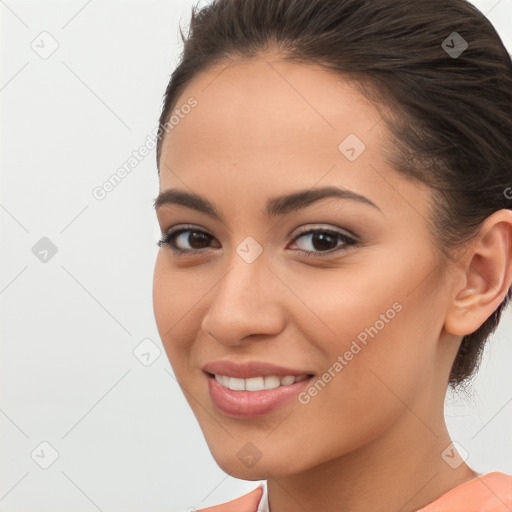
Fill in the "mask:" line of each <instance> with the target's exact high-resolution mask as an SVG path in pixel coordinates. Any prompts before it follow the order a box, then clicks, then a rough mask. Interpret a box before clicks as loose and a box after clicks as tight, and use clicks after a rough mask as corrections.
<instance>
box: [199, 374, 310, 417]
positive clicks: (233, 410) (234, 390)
mask: <svg viewBox="0 0 512 512" xmlns="http://www.w3.org/2000/svg"><path fill="white" fill-rule="evenodd" d="M204 376H205V378H206V381H207V382H206V385H207V387H208V393H209V396H210V399H211V402H212V404H213V406H214V408H215V409H216V410H217V411H218V412H219V413H221V414H222V415H224V416H227V417H230V418H237V419H242V420H249V419H253V418H257V417H261V416H265V415H268V414H270V413H272V412H274V411H278V410H279V409H280V408H282V407H284V406H285V405H286V404H289V403H290V402H292V401H293V399H294V398H295V399H296V400H297V397H298V395H299V393H300V392H301V391H304V390H305V389H306V388H307V387H308V386H309V385H310V384H311V380H312V379H313V377H314V375H312V374H300V375H283V376H278V375H264V376H263V375H260V376H255V377H248V378H245V379H244V378H240V377H233V376H229V375H223V374H217V373H209V372H206V371H205V372H204Z"/></svg>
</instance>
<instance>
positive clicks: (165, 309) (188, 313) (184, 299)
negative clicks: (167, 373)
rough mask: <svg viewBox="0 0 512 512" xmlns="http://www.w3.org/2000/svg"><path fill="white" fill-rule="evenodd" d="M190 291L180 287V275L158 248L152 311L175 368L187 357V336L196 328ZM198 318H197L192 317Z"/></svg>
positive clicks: (188, 347)
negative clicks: (172, 268)
mask: <svg viewBox="0 0 512 512" xmlns="http://www.w3.org/2000/svg"><path fill="white" fill-rule="evenodd" d="M192 295H194V293H193V291H192V290H191V289H190V288H188V291H187V288H186V287H184V286H183V284H182V281H181V280H180V277H179V275H177V274H176V272H172V270H171V269H170V268H169V265H168V264H167V262H166V255H165V253H164V252H163V251H161V252H160V253H159V254H158V256H157V259H156V263H155V270H154V274H153V311H154V315H155V322H156V325H157V329H158V333H159V335H160V339H161V340H162V344H163V346H164V348H165V351H166V353H167V356H168V358H169V361H170V363H171V365H172V367H173V369H176V366H177V365H180V363H181V361H185V360H186V354H187V352H188V351H189V350H190V345H191V341H189V338H190V339H192V338H191V336H193V333H194V332H195V331H196V330H197V325H195V324H194V325H193V324H192V323H191V322H192V317H193V316H194V314H196V315H197V313H194V311H195V309H194V308H192V304H194V303H195V302H197V299H196V300H194V297H192ZM195 321H197V317H196V318H195Z"/></svg>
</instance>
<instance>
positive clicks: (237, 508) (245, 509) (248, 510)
mask: <svg viewBox="0 0 512 512" xmlns="http://www.w3.org/2000/svg"><path fill="white" fill-rule="evenodd" d="M263 491H264V488H263V486H262V485H261V484H260V485H259V486H258V487H256V489H253V490H252V491H251V492H248V493H247V494H244V495H243V496H240V497H238V498H235V499H234V500H231V501H228V502H226V503H222V504H221V505H215V506H213V507H208V508H200V509H198V510H197V512H257V511H258V507H259V505H260V501H261V498H262V496H263Z"/></svg>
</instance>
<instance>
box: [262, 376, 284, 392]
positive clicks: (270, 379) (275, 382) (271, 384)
mask: <svg viewBox="0 0 512 512" xmlns="http://www.w3.org/2000/svg"><path fill="white" fill-rule="evenodd" d="M280 385H281V381H280V379H279V377H276V376H275V375H268V376H267V377H265V389H274V388H278V387H279V386H280Z"/></svg>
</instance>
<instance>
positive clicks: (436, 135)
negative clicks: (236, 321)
mask: <svg viewBox="0 0 512 512" xmlns="http://www.w3.org/2000/svg"><path fill="white" fill-rule="evenodd" d="M454 32H455V33H456V34H454ZM180 33H181V38H182V40H183V42H184V49H183V54H182V56H181V60H180V63H179V65H178V66H177V67H176V69H175V70H174V72H173V73H172V75H171V79H170V81H169V84H168V86H167V89H166V91H165V95H164V102H163V103H164V104H163V109H162V113H161V116H160V119H159V131H158V135H157V138H158V141H157V167H159V163H160V155H161V147H162V140H163V138H164V136H165V133H168V132H169V125H168V124H167V123H168V121H169V119H170V116H171V114H172V113H173V110H174V108H175V107H176V103H177V101H178V99H179V97H180V95H181V94H182V93H183V91H184V89H185V87H186V86H187V85H188V84H189V82H190V81H191V80H192V79H193V78H194V77H195V76H196V75H197V74H198V73H200V72H203V71H206V70H207V69H209V68H211V67H213V66H215V65H221V64H225V63H226V62H227V61H229V59H239V58H242V59H243V58H251V57H254V56H258V55H264V54H265V53H267V52H269V51H271V50H277V51H278V52H279V55H282V58H283V59H285V60H289V61H293V62H297V63H304V64H319V65H322V66H324V67H325V68H328V69H330V70H332V71H334V72H336V73H339V74H340V76H343V77H345V78H347V79H349V80H350V81H354V84H355V85H356V86H357V87H359V89H360V90H361V91H362V92H363V93H364V94H365V95H366V96H367V97H368V98H369V99H371V100H372V101H373V102H374V104H375V105H376V107H377V108H379V111H380V112H381V115H382V118H383V120H384V121H385V122H386V125H387V127H388V129H389V133H390V134H392V136H393V139H392V140H393V145H392V151H390V152H389V154H388V155H386V158H387V159H388V161H389V162H390V163H391V165H392V166H393V168H394V169H396V170H397V171H398V172H401V173H402V174H403V175H404V176H408V177H411V178H413V179H416V180H418V181H419V182H421V183H424V184H426V185H428V187H430V189H431V190H432V200H433V205H434V206H435V208H434V210H435V213H434V215H433V218H432V219H428V222H429V224H430V226H431V228H432V233H433V235H434V237H435V240H436V241H437V242H438V247H439V249H440V251H439V252H440V254H442V257H443V258H444V257H446V258H452V259H453V257H454V254H455V253H456V250H457V249H460V248H463V247H464V246H465V244H466V243H467V242H469V241H470V240H471V238H472V237H473V236H474V235H476V234H477V232H478V229H479V227H480V226H481V223H482V222H483V221H484V220H485V218H486V217H488V216H489V215H491V214H492V213H493V212H495V211H497V210H500V209H502V208H509V207H510V206H511V197H512V196H511V195H509V194H507V193H506V190H507V189H508V190H512V189H509V188H508V187H509V186H512V62H511V59H510V55H509V54H508V52H507V50H506V49H505V47H504V45H503V42H502V41H501V39H500V37H499V36H498V34H497V32H496V30H495V29H494V27H493V26H492V24H491V23H490V22H489V20H488V19H487V18H486V17H485V16H484V15H483V14H482V13H481V12H480V11H479V10H478V9H477V8H476V7H475V6H473V5H472V4H470V3H469V2H467V1H465V0H428V1H418V0H378V1H377V0H213V1H212V2H211V3H210V4H209V5H207V6H205V7H203V8H202V9H199V8H198V7H197V5H196V6H194V7H193V8H192V14H191V22H190V27H189V33H188V35H187V37H184V35H183V32H182V31H181V28H180ZM466 44H467V48H465V45H466ZM464 48H465V49H464ZM461 51H462V53H461ZM381 109H382V110H381ZM511 293H512V290H511V289H509V290H508V293H507V295H506V296H505V298H504V300H503V302H502V303H501V304H500V306H499V307H498V308H497V309H496V310H495V311H494V313H493V314H492V315H491V316H490V317H489V318H488V319H487V320H486V321H485V322H484V323H483V324H482V325H481V326H480V327H479V328H478V329H477V330H476V331H475V332H473V333H471V334H468V335H466V336H464V337H463V339H462V343H461V345H460V348H459V351H458V353H457V356H456V358H455V361H454V363H453V366H452V369H451V372H450V377H449V383H450V385H451V386H452V387H453V388H456V387H457V385H459V384H461V383H463V382H464V381H466V380H467V379H469V377H471V376H472V375H473V374H474V372H475V370H476V369H477V367H478V366H479V364H480V360H481V356H482V350H483V346H484V344H485V341H486V340H487V338H488V337H489V335H490V334H491V333H492V332H493V331H494V330H495V328H496V327H497V325H498V322H499V319H500V316H501V313H502V311H503V309H504V308H505V306H506V305H507V303H508V301H509V299H510V296H511ZM427 307H428V306H427Z"/></svg>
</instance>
